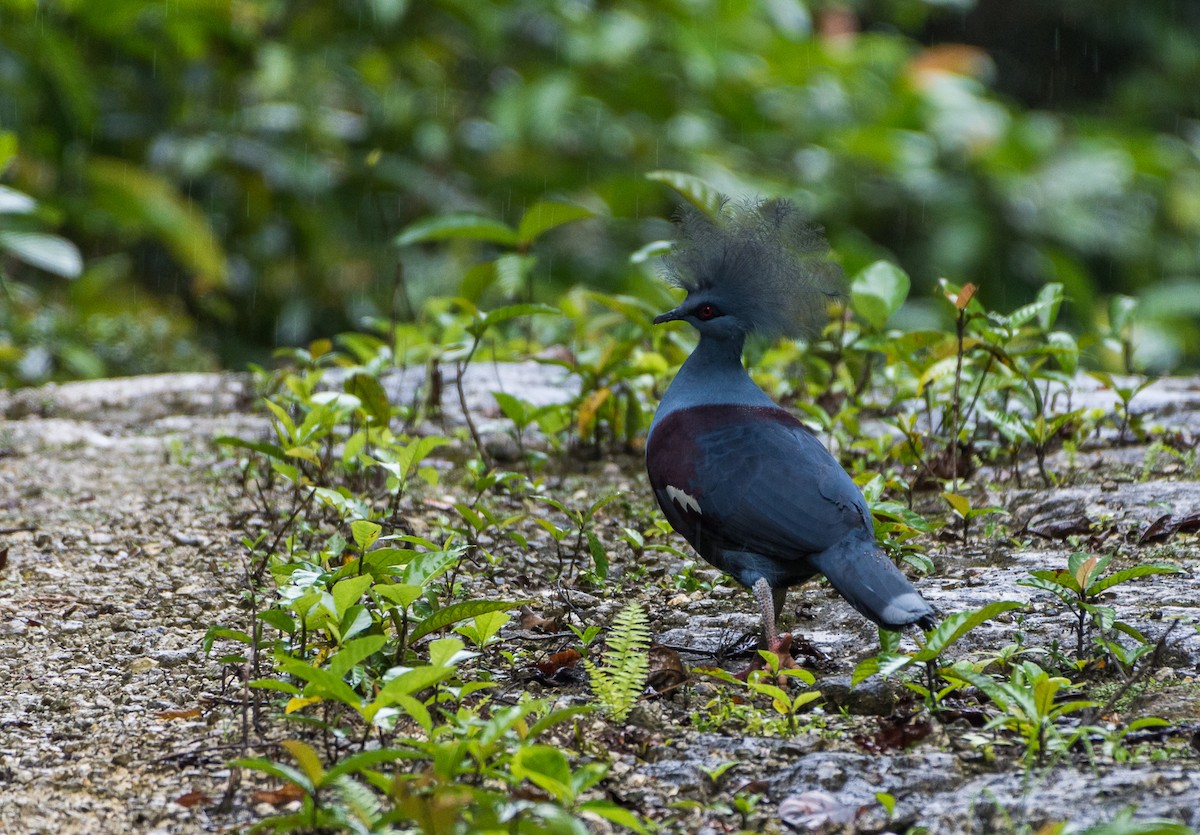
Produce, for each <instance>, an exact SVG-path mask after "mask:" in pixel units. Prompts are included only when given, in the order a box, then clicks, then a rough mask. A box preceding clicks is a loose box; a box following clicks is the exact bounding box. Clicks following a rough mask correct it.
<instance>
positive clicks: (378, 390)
mask: <svg viewBox="0 0 1200 835" xmlns="http://www.w3.org/2000/svg"><path fill="white" fill-rule="evenodd" d="M344 388H345V390H346V393H347V394H351V395H353V396H355V397H357V398H358V399H359V401H360V402H361V403H362V408H363V411H364V412H366V414H367V417H368V419H369V420H370V421H371V423H373V424H377V425H379V426H387V425H388V422H389V421H390V420H391V419H392V406H391V404H390V403H389V402H388V396H387V392H386V391H384V389H383V384H382V383H380V382H379V378H378V377H374V376H372V375H370V374H362V373H359V374H354V375H353V376H351V377H350V379H349V380H347V381H346V383H345V386H344Z"/></svg>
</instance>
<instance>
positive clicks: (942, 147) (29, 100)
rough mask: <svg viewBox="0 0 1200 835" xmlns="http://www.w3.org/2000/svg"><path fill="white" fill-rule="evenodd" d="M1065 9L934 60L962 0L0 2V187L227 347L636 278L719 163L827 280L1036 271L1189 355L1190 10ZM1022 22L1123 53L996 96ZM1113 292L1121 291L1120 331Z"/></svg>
mask: <svg viewBox="0 0 1200 835" xmlns="http://www.w3.org/2000/svg"><path fill="white" fill-rule="evenodd" d="M1039 8H1041V7H1039ZM1073 8H1074V3H1073V0H1053V2H1050V3H1048V4H1045V8H1044V9H1043V10H1042V13H1043V14H1044V15H1046V17H1045V18H1041V19H1038V20H1034V21H1028V20H1026V19H1024V17H1021V16H1018V17H1021V19H1020V20H1019V21H1017V22H1014V23H1012V24H1011V26H995V25H994V24H995V22H994V21H991V25H989V26H988V27H984V28H985V29H986V30H987V31H986V35H987V37H988V38H994V39H995V42H994V43H991V42H990V43H987V44H985V46H984V47H983V48H973V47H963V50H964V51H965V54H967V55H968V56H969V60H965V61H962V62H961V63H958V64H955V63H953V62H951V63H947V62H946V61H945V52H944V50H945V47H946V45H945V44H943V43H939V42H937V41H938V40H939V38H940V35H939V31H943V30H939V29H938V26H939V25H941V26H945V25H947V24H949V25H951V26H958V27H959V29H955V30H954V31H955V32H956V33H957V32H958V31H959V30H960V29H961V28H962V27H963V26H966V25H967V23H966V21H967V20H971V21H974V20H975V16H976V15H979V14H983V11H982V9H983V6H982V4H966V5H963V6H961V7H960V6H955V7H953V8H951V7H949V6H947V5H946V4H933V3H883V4H870V5H869V6H864V7H862V8H859V9H857V10H856V14H857V15H859V17H860V19H859V21H858V25H857V26H853V27H851V30H852V31H849V32H847V33H846V34H844V35H838V34H835V33H834V32H832V31H830V30H829V29H828V28H827V27H825V26H824V25H822V23H821V20H822V18H821V14H820V11H821V10H820V9H816V10H813V9H809V8H808V7H807V6H805V5H804V4H792V5H786V4H785V5H784V6H780V5H777V4H765V5H763V4H745V3H743V4H725V5H721V4H714V5H706V6H704V7H703V12H702V13H697V7H694V6H692V5H688V4H666V5H664V4H660V3H649V2H645V0H620V2H616V3H612V4H602V5H595V6H593V5H586V4H585V5H579V4H566V5H557V4H539V3H517V4H506V3H484V4H482V5H480V6H479V7H478V8H474V7H473V8H472V9H471V10H470V13H469V14H468V13H467V12H466V11H464V8H463V6H462V4H461V3H460V2H457V0H435V1H434V2H427V3H366V2H352V3H348V4H335V5H330V6H325V5H314V6H305V7H295V6H293V5H290V4H282V5H281V4H272V3H267V2H264V0H247V2H245V3H242V4H241V5H239V6H238V7H237V10H236V13H232V14H231V13H230V10H229V8H227V7H222V6H219V5H212V4H200V5H195V6H191V7H189V8H187V9H183V10H175V9H170V10H169V11H164V10H163V9H160V8H152V7H147V6H146V5H145V4H144V3H141V2H135V0H110V2H105V3H99V4H96V3H91V4H89V3H73V4H72V3H68V4H54V5H53V6H51V7H48V8H42V6H41V5H40V4H31V3H28V2H24V0H4V2H3V3H0V25H2V27H3V30H4V32H5V34H6V36H7V37H6V39H5V41H6V55H7V56H8V62H7V64H6V66H8V67H9V71H8V73H7V74H6V75H5V77H4V79H3V80H2V81H0V93H2V95H0V101H3V102H4V104H3V108H2V113H0V116H2V117H3V123H4V124H5V125H7V126H10V128H11V130H12V131H13V133H14V135H15V136H16V137H17V138H18V139H19V141H20V157H19V158H18V160H17V164H16V165H14V166H12V168H11V173H10V175H9V176H11V177H12V179H13V181H14V182H13V186H14V188H15V189H16V190H18V191H20V192H22V193H25V194H28V195H31V196H32V197H33V198H34V199H35V200H37V201H38V203H39V205H41V206H43V207H45V210H46V211H47V212H52V213H54V214H56V215H57V216H59V217H61V219H62V226H63V231H64V234H65V236H66V237H67V238H69V239H71V240H73V241H75V242H77V243H78V244H79V246H80V248H81V249H82V251H83V252H85V253H88V255H89V258H91V259H92V260H93V261H100V260H104V259H105V258H106V256H107V255H109V254H111V255H112V256H113V257H112V258H111V259H108V262H107V268H108V269H109V270H111V272H112V273H113V279H112V280H113V282H114V284H116V285H120V287H121V288H122V292H123V293H124V292H125V291H127V290H132V289H133V288H137V287H141V288H153V289H156V290H161V291H165V292H169V293H176V294H178V295H179V296H180V297H182V298H183V299H184V300H185V304H181V305H180V306H179V307H180V309H186V310H187V311H188V312H189V313H188V315H189V316H192V317H195V318H196V319H198V320H199V321H200V323H201V324H202V326H203V329H204V333H205V335H206V336H212V337H216V338H220V339H221V340H222V345H221V354H222V356H223V357H224V358H226V360H227V361H228V360H230V359H231V358H235V357H241V356H244V355H245V354H246V352H248V351H253V352H255V353H257V354H258V355H259V356H261V355H262V354H263V353H264V352H265V350H266V349H267V347H268V346H269V344H271V343H272V342H273V341H281V342H283V343H286V344H301V343H303V342H305V341H306V340H308V339H310V338H312V336H313V335H314V334H319V333H323V332H332V331H336V330H338V329H342V328H345V327H346V326H347V325H349V324H353V325H358V324H359V323H360V322H361V321H363V319H364V318H376V319H381V320H384V321H388V322H390V323H394V322H396V321H398V320H401V319H405V320H421V321H425V322H428V321H430V320H431V319H432V318H434V315H435V314H434V312H433V311H432V310H431V306H430V304H429V303H428V300H429V299H430V297H432V296H435V295H438V294H439V293H444V292H445V288H447V287H452V288H455V290H454V292H462V293H463V294H465V295H467V296H468V297H469V298H471V299H473V300H479V299H481V298H485V297H486V296H492V298H490V299H488V301H489V303H491V302H494V301H496V300H497V299H500V300H504V301H507V300H510V299H512V298H521V299H523V300H525V301H554V300H556V299H557V298H558V297H560V296H561V295H562V293H563V292H564V291H566V290H567V288H569V287H570V286H573V285H576V284H582V285H585V286H589V287H595V288H600V289H602V290H603V291H605V292H607V293H618V292H619V293H626V292H630V291H637V292H642V293H643V294H645V293H646V292H647V291H645V290H644V289H643V288H639V287H638V286H637V285H638V281H637V279H636V277H631V276H630V275H629V273H628V265H627V262H626V259H625V254H626V253H628V252H631V251H635V250H638V249H639V248H640V247H642V246H644V245H645V244H646V242H647V239H648V238H652V237H654V236H661V235H662V231H661V224H656V223H653V222H650V221H647V220H646V219H647V218H650V217H664V216H666V215H668V214H669V213H670V211H671V209H672V208H673V204H674V202H676V200H677V199H679V196H680V195H682V196H683V199H685V200H688V201H689V202H692V203H694V204H696V205H698V206H701V207H706V208H709V209H711V207H712V206H713V205H714V203H715V200H716V189H714V188H713V186H712V185H710V183H715V184H716V185H717V186H719V188H720V190H721V191H722V192H725V193H728V194H732V195H745V194H754V193H761V194H768V193H786V194H787V195H788V196H791V197H793V198H795V199H796V200H797V201H798V202H799V203H800V204H801V205H802V206H804V207H805V208H806V209H807V210H809V211H811V212H812V213H813V214H814V215H815V216H817V217H819V218H820V219H821V221H822V222H823V223H824V224H825V226H826V227H827V228H828V229H829V232H830V236H831V238H832V240H833V242H834V244H835V249H836V250H837V251H838V253H839V255H840V257H841V258H842V260H843V261H844V263H845V265H846V267H847V270H848V272H850V273H851V274H856V273H859V271H860V270H862V269H864V268H866V267H868V265H871V264H875V263H877V262H879V260H880V259H881V258H883V257H885V256H888V257H889V258H892V259H894V260H895V261H896V262H897V263H898V264H901V265H903V267H904V269H905V273H906V274H907V275H908V276H911V277H912V279H913V281H912V284H913V288H914V293H913V297H914V298H915V299H918V300H919V299H923V298H924V297H925V296H926V295H927V294H928V292H929V291H930V290H932V289H933V288H934V284H935V279H936V277H938V276H942V275H948V276H952V277H955V278H956V280H959V279H961V278H969V279H970V280H971V281H973V282H975V283H976V284H977V285H978V286H980V287H981V288H982V291H981V292H982V293H983V294H984V295H985V296H986V297H987V298H988V300H989V302H990V303H991V304H997V303H1000V302H1001V300H1003V301H1005V302H1006V303H1016V304H1020V303H1022V302H1025V301H1027V300H1029V299H1030V298H1031V297H1032V296H1033V294H1034V293H1035V292H1036V290H1033V289H1028V288H1038V287H1042V286H1044V285H1046V284H1047V283H1050V282H1061V283H1062V284H1063V285H1064V289H1065V292H1066V294H1067V295H1069V296H1070V297H1071V298H1072V299H1074V300H1075V302H1076V304H1077V310H1076V311H1075V317H1076V322H1075V324H1076V326H1077V329H1078V331H1079V332H1081V333H1096V334H1100V335H1101V337H1100V340H1099V341H1098V342H1096V343H1095V347H1097V348H1098V349H1099V350H1100V351H1101V352H1102V353H1101V355H1100V356H1099V357H1098V359H1099V361H1100V362H1102V363H1105V364H1106V365H1108V366H1110V367H1112V368H1117V369H1120V370H1129V369H1130V368H1131V367H1133V366H1135V365H1142V364H1149V365H1150V366H1152V367H1154V368H1163V367H1171V366H1173V365H1177V364H1179V363H1181V362H1193V363H1194V361H1195V359H1194V358H1195V357H1196V356H1197V354H1198V353H1200V348H1198V344H1200V332H1198V331H1197V329H1196V327H1195V325H1194V320H1195V316H1194V315H1193V314H1194V313H1195V312H1196V311H1195V310H1194V309H1193V307H1194V305H1193V306H1189V305H1187V304H1184V303H1182V302H1184V301H1186V300H1187V299H1189V298H1200V294H1197V292H1196V290H1197V284H1196V278H1195V277H1194V276H1193V275H1192V274H1191V272H1190V271H1191V267H1192V263H1193V261H1194V252H1195V247H1196V242H1197V239H1198V237H1200V204H1198V203H1197V201H1196V200H1195V198H1194V194H1195V193H1196V184H1197V182H1198V181H1200V163H1198V162H1197V160H1196V158H1195V155H1194V154H1193V153H1191V151H1190V144H1189V142H1190V140H1189V138H1188V135H1187V133H1186V130H1187V128H1186V125H1187V120H1186V119H1181V118H1180V114H1182V113H1186V111H1187V108H1188V107H1190V106H1191V101H1192V100H1191V98H1190V96H1191V94H1192V86H1193V85H1192V80H1191V76H1190V74H1189V72H1188V71H1187V69H1185V68H1188V67H1191V66H1193V65H1194V64H1195V61H1196V60H1197V47H1196V46H1195V45H1194V44H1192V43H1190V42H1189V41H1188V40H1187V39H1186V38H1181V37H1180V36H1179V32H1183V31H1188V27H1189V26H1193V28H1194V24H1195V23H1196V21H1197V17H1196V14H1197V13H1196V12H1195V11H1194V10H1192V9H1190V8H1188V9H1187V10H1185V11H1184V12H1182V13H1178V12H1169V11H1168V10H1166V9H1165V7H1164V8H1160V7H1159V5H1157V4H1142V5H1140V6H1138V7H1137V8H1136V10H1134V11H1129V12H1128V13H1127V14H1126V17H1127V18H1129V20H1128V21H1127V22H1126V24H1124V25H1120V26H1113V25H1112V23H1111V20H1112V15H1104V14H1097V15H1090V16H1089V15H1077V14H1073V13H1071V10H1072V9H1073ZM1123 13H1124V10H1123ZM1180 14H1182V17H1179V15H1180ZM814 18H815V19H814ZM364 20H369V21H370V25H363V21H364ZM1039 26H1041V27H1044V31H1045V33H1046V36H1047V37H1049V36H1050V34H1051V27H1053V31H1054V34H1055V37H1059V36H1061V37H1064V38H1068V39H1069V38H1076V39H1080V41H1081V42H1083V43H1088V44H1093V45H1095V46H1094V49H1093V50H1092V53H1094V52H1095V51H1100V52H1103V53H1105V54H1119V55H1122V56H1126V57H1127V60H1125V61H1123V62H1120V63H1116V62H1114V63H1113V64H1111V66H1106V67H1105V73H1101V74H1097V73H1096V72H1095V70H1094V68H1093V67H1092V66H1091V65H1090V64H1089V65H1087V66H1082V65H1079V64H1076V63H1073V62H1075V61H1084V60H1090V59H1088V58H1087V55H1088V54H1092V53H1089V50H1088V49H1078V50H1071V49H1067V48H1064V49H1062V50H1056V51H1054V53H1053V61H1054V62H1055V63H1054V67H1053V69H1054V70H1055V72H1054V73H1053V78H1055V79H1058V78H1073V79H1076V80H1078V79H1093V78H1095V79H1097V80H1098V83H1097V84H1095V85H1091V84H1088V83H1086V81H1085V82H1084V83H1082V84H1081V85H1080V89H1081V90H1083V92H1080V90H1077V89H1071V90H1062V89H1059V87H1058V86H1057V85H1051V89H1052V90H1054V91H1055V92H1057V93H1059V95H1058V96H1057V97H1056V98H1053V99H1043V98H1041V97H1040V96H1041V93H1042V91H1040V90H1039V91H1027V90H1019V89H1017V90H1014V89H1012V88H1013V86H1017V87H1019V86H1020V85H1019V80H1018V79H1020V78H1041V77H1043V76H1044V75H1047V74H1048V71H1049V69H1050V68H1049V67H1048V66H1039V65H1037V63H1036V62H1035V63H1034V64H1033V65H1031V66H1029V67H1028V68H1027V72H1023V73H1019V74H1017V73H1009V72H1002V73H997V72H993V71H992V69H993V67H994V64H993V56H996V55H1004V54H1008V53H1009V52H1010V51H1011V48H1010V47H1009V46H1008V45H1006V43H1005V41H1004V39H1005V38H1026V37H1028V36H1029V31H1030V29H1031V28H1032V29H1034V30H1037V27H1039ZM943 34H944V32H943ZM918 38H932V39H933V40H934V41H935V42H934V43H932V44H930V45H928V46H926V45H924V44H922V43H921V42H919V41H918ZM1164 45H1165V46H1164ZM989 49H990V50H991V52H990V53H989V51H988V50H989ZM1071 56H1077V57H1071ZM1130 56H1132V57H1130ZM1048 60H1049V59H1048ZM1109 73H1111V74H1109ZM1097 114H1103V118H1100V117H1099V116H1098V115H1097ZM80 137H86V140H87V141H86V142H83V141H80V139H79V138H80ZM636 171H643V172H645V171H649V172H651V174H650V179H647V180H644V179H642V178H639V177H636V176H632V175H631V173H630V172H636ZM864 183H869V184H870V187H869V188H864V187H863V184H864ZM588 218H592V220H588ZM595 219H600V220H604V221H608V220H609V219H611V221H612V222H605V223H600V222H597V220H595ZM397 230H401V231H400V233H399V236H397ZM393 241H394V242H396V243H398V244H400V245H401V249H400V255H401V258H402V259H403V269H397V264H396V258H397V250H396V248H395V247H394V246H392V245H391V242H393ZM10 244H11V241H10ZM10 248H11V247H10ZM84 267H85V270H84V271H85V274H86V273H87V272H88V271H89V270H91V269H94V268H95V264H94V263H85V264H84ZM881 270H882V271H883V272H885V271H886V270H887V268H886V267H884V268H881ZM883 272H880V273H879V274H877V275H873V276H872V277H871V279H870V281H869V282H868V281H866V278H864V282H865V283H864V282H859V284H858V285H857V286H856V291H857V293H856V294H857V303H856V307H857V308H858V309H859V310H860V312H862V313H863V314H864V316H865V321H866V322H868V323H869V324H870V326H871V327H872V328H873V329H874V330H875V331H877V332H878V331H881V330H882V329H883V328H884V327H885V326H886V323H887V322H888V321H889V320H890V321H892V322H894V323H895V325H896V326H897V327H902V328H913V327H916V328H917V329H919V328H920V327H923V326H922V325H918V324H917V322H918V321H919V320H921V319H923V318H924V319H927V316H926V314H927V312H928V307H927V306H923V305H922V304H921V303H919V302H918V303H916V304H914V303H912V301H911V300H910V302H909V303H908V304H906V305H905V306H904V307H901V308H899V309H896V310H894V311H892V312H891V313H890V314H889V310H890V308H891V307H892V305H891V301H892V300H894V299H895V298H896V297H897V293H898V291H899V290H900V285H901V284H902V283H903V280H902V279H900V278H899V273H895V274H893V275H891V276H890V277H888V276H885V275H883ZM1164 276H1167V277H1171V278H1170V280H1169V281H1163V278H1162V277H1164ZM884 285H887V286H886V287H885V286H884ZM880 290H883V291H884V292H882V294H881V293H880V292H879V291H880ZM128 294H129V295H132V293H128ZM1110 298H1112V299H1118V300H1120V299H1135V300H1137V303H1138V304H1139V306H1140V311H1141V313H1140V315H1141V317H1142V319H1141V324H1140V325H1139V327H1138V328H1131V327H1130V326H1129V322H1128V319H1127V317H1126V316H1125V315H1124V314H1125V312H1126V310H1127V305H1126V303H1125V302H1123V301H1117V302H1113V303H1110V301H1109V300H1110ZM868 299H871V301H868ZM868 308H870V309H869V310H868ZM946 321H949V320H946Z"/></svg>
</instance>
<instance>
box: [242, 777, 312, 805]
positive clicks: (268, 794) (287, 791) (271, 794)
mask: <svg viewBox="0 0 1200 835" xmlns="http://www.w3.org/2000/svg"><path fill="white" fill-rule="evenodd" d="M250 796H251V797H252V798H254V802H255V803H269V804H271V805H272V806H284V805H286V804H288V803H292V802H294V801H297V800H303V799H304V789H302V788H300V787H299V786H297V785H295V784H294V783H288V784H287V785H286V786H283V787H281V788H278V789H274V790H267V791H256V792H254V793H253V794H252V795H250Z"/></svg>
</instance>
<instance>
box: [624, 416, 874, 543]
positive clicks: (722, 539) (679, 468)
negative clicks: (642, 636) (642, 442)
mask: <svg viewBox="0 0 1200 835" xmlns="http://www.w3.org/2000/svg"><path fill="white" fill-rule="evenodd" d="M647 459H648V460H647V465H648V469H649V471H650V480H651V484H652V485H653V487H654V490H655V493H656V495H657V497H658V500H659V504H660V505H662V506H663V509H664V511H665V512H666V514H667V517H668V520H669V521H670V522H671V524H672V526H673V527H675V529H676V530H678V531H679V532H680V533H682V534H683V535H684V536H685V537H686V538H687V539H688V540H689V541H691V542H692V544H693V545H696V546H697V547H699V545H698V541H700V540H703V541H706V542H708V543H710V544H712V545H715V546H717V547H719V548H722V549H726V550H734V551H749V552H753V553H756V554H761V555H763V556H765V557H769V558H772V559H776V560H783V561H790V560H798V559H803V558H804V557H806V556H808V555H810V554H815V553H818V552H820V551H824V550H825V549H826V548H829V547H830V546H832V545H833V544H834V543H836V542H838V541H839V540H841V539H842V538H843V537H844V536H845V535H846V534H847V533H849V532H850V531H852V530H856V529H857V530H866V531H868V532H870V531H872V530H873V528H872V525H871V516H870V512H869V511H868V509H867V506H866V502H865V501H864V500H863V497H862V493H861V492H860V491H859V489H858V487H857V486H855V484H854V482H853V481H852V480H851V479H850V476H849V475H847V474H846V471H845V470H843V469H842V467H841V465H839V464H838V463H837V461H835V460H834V458H833V456H831V455H830V454H829V452H828V450H826V449H825V447H824V445H822V444H821V442H820V441H819V440H818V439H817V438H816V437H814V436H813V434H812V433H811V432H810V431H809V430H808V429H806V428H805V427H804V426H803V425H802V424H800V422H799V421H797V420H796V419H795V418H793V417H792V416H791V415H790V414H788V413H787V412H786V411H784V410H783V409H778V408H764V407H739V406H717V405H713V406H702V407H693V408H691V409H681V410H679V411H678V412H674V413H672V414H671V415H669V416H667V417H666V418H665V419H664V420H663V421H662V423H661V425H659V426H657V427H656V428H655V430H654V432H653V434H652V435H651V438H650V442H649V443H648V445H647Z"/></svg>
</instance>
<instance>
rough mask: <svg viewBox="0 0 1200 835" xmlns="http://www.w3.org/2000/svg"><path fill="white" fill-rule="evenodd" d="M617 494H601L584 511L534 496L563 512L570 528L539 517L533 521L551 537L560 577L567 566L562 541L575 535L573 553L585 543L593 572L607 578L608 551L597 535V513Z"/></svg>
mask: <svg viewBox="0 0 1200 835" xmlns="http://www.w3.org/2000/svg"><path fill="white" fill-rule="evenodd" d="M619 496H620V493H609V494H608V495H606V496H601V497H600V498H598V499H596V500H595V501H594V502H592V503H591V504H590V505H588V506H587V507H586V508H584V509H583V510H576V509H575V508H571V507H568V506H567V505H566V504H564V503H563V502H560V501H559V500H558V499H555V498H551V497H550V496H534V498H535V499H537V500H538V501H540V502H544V503H545V504H548V505H549V506H550V507H553V508H554V509H555V510H558V511H559V512H561V513H563V514H564V515H565V516H566V517H567V518H568V519H569V520H570V522H571V527H568V528H563V527H559V526H558V525H556V524H555V523H554V522H551V521H550V520H549V519H545V518H542V517H540V516H539V517H535V518H534V522H535V523H536V524H537V525H539V526H540V527H541V528H542V529H543V530H545V531H546V532H547V533H549V534H550V536H551V538H553V540H554V545H555V549H556V551H557V554H558V572H559V576H560V577H561V576H562V575H563V571H564V569H565V568H566V554H565V553H564V551H563V543H564V542H565V541H566V540H567V539H568V538H569V537H571V536H574V537H575V549H574V550H575V554H576V556H578V555H580V554H582V553H583V549H584V546H586V547H587V553H588V554H590V555H591V557H592V570H593V571H594V572H595V574H596V577H597V578H599V579H600V580H605V579H606V578H607V577H608V552H607V550H606V549H605V547H604V543H603V542H601V541H600V537H599V536H597V535H596V530H595V525H596V514H597V513H598V512H599V511H600V509H601V508H602V507H604V506H605V505H606V504H608V503H609V502H611V501H613V500H614V499H616V498H618V497H619Z"/></svg>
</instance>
